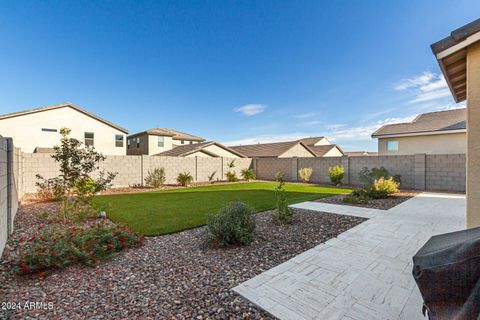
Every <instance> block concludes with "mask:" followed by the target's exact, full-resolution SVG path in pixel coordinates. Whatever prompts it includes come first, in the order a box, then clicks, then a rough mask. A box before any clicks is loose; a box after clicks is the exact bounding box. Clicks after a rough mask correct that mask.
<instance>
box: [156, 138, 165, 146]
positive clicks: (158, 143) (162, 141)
mask: <svg viewBox="0 0 480 320" xmlns="http://www.w3.org/2000/svg"><path fill="white" fill-rule="evenodd" d="M157 145H158V146H159V147H160V148H163V147H165V137H164V136H158V141H157Z"/></svg>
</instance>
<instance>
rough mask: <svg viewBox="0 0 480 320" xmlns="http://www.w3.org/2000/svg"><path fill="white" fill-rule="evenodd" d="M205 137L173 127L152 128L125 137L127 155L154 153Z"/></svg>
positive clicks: (201, 140) (193, 142) (192, 142)
mask: <svg viewBox="0 0 480 320" xmlns="http://www.w3.org/2000/svg"><path fill="white" fill-rule="evenodd" d="M204 141H205V139H203V138H201V137H197V136H194V135H191V134H188V133H185V132H180V131H177V130H173V129H166V128H153V129H149V130H147V131H143V132H139V133H135V134H132V135H130V136H128V137H127V154H128V155H155V154H158V153H161V152H164V151H169V150H171V149H173V148H175V147H177V146H182V145H191V144H195V143H200V142H204Z"/></svg>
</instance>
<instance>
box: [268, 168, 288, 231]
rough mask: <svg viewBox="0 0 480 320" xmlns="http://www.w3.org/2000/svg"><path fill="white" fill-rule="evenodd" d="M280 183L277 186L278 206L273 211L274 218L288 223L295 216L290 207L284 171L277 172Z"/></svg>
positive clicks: (281, 222) (279, 221)
mask: <svg viewBox="0 0 480 320" xmlns="http://www.w3.org/2000/svg"><path fill="white" fill-rule="evenodd" d="M277 181H278V185H277V187H276V188H275V197H276V198H277V208H276V209H275V210H273V211H272V218H273V220H275V221H276V222H277V223H279V224H287V223H288V222H289V221H290V219H291V218H292V216H293V210H292V209H291V208H290V207H288V197H287V192H286V190H285V180H284V176H283V174H282V173H279V174H277Z"/></svg>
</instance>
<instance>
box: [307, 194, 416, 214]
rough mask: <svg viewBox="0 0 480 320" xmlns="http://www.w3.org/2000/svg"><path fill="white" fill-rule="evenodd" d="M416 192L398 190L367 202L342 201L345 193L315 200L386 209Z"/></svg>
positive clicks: (409, 197)
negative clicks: (382, 197) (387, 195)
mask: <svg viewBox="0 0 480 320" xmlns="http://www.w3.org/2000/svg"><path fill="white" fill-rule="evenodd" d="M417 194H418V192H415V191H400V192H399V193H397V194H395V195H394V196H391V197H388V198H385V199H372V200H369V201H368V202H367V203H349V202H343V198H344V197H345V195H343V194H342V195H337V196H333V197H328V198H323V199H318V200H315V201H316V202H324V203H332V204H342V205H348V206H356V207H364V208H371V209H380V210H388V209H391V208H393V207H395V206H398V205H399V204H400V203H402V202H404V201H407V200H408V199H411V198H413V197H415V196H416V195H417Z"/></svg>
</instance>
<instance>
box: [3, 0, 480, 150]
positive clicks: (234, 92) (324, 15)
mask: <svg viewBox="0 0 480 320" xmlns="http://www.w3.org/2000/svg"><path fill="white" fill-rule="evenodd" d="M478 12H480V2H479V1H478V0H475V1H474V0H471V1H470V0H451V1H446V0H431V1H430V0H427V1H418V0H417V1H413V0H406V1H354V0H351V1H341V0H340V1H169V2H166V1H165V2H160V1H148V2H140V1H102V2H101V1H91V2H86V1H72V2H69V1H61V2H59V1H51V2H50V1H11V2H1V3H0V39H2V41H1V42H0V70H1V72H0V113H7V112H13V111H18V110H23V109H27V108H32V107H40V106H44V105H50V104H56V103H61V102H66V101H71V102H74V103H76V104H78V105H80V106H81V107H83V108H86V109H88V110H89V111H91V112H93V113H96V114H98V115H100V116H102V117H104V118H106V119H108V120H110V121H112V122H114V123H117V124H119V125H120V126H123V127H125V128H127V129H128V130H129V131H130V132H131V133H133V132H136V131H140V130H145V129H147V128H151V127H155V126H160V127H169V128H175V129H178V130H184V131H187V132H190V133H193V134H196V135H200V136H203V137H205V138H207V139H211V140H217V141H220V142H227V143H229V144H237V143H243V144H245V143H255V142H257V141H261V142H267V141H280V140H288V139H295V138H299V137H302V136H313V135H326V136H328V137H329V138H331V139H332V140H334V141H335V142H336V143H338V144H340V146H342V147H343V148H344V149H345V150H372V151H374V150H376V144H375V141H374V140H372V139H370V138H369V136H370V134H371V133H372V131H374V130H375V129H376V128H377V127H378V126H380V125H381V124H383V123H391V122H396V121H406V120H409V119H411V118H412V117H413V116H414V115H416V114H418V113H421V112H426V111H435V110H442V109H446V108H453V107H458V106H456V105H455V104H454V103H453V99H452V98H451V97H450V95H449V92H448V89H447V88H446V85H445V82H444V80H443V78H442V77H441V76H440V74H439V68H438V66H437V64H436V61H435V59H434V57H433V54H432V53H431V51H430V48H429V45H430V44H431V43H433V42H435V41H437V40H440V39H441V38H443V37H445V36H447V35H448V34H449V32H450V31H452V30H453V29H455V28H458V27H460V26H462V25H464V24H466V23H468V22H470V21H472V20H475V19H477V18H478V15H476V14H478Z"/></svg>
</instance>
